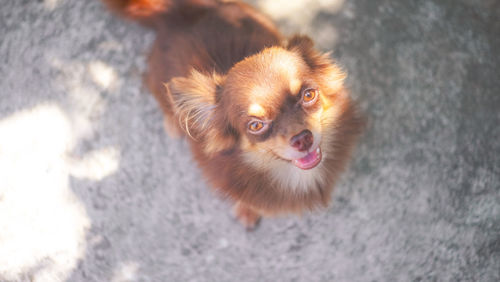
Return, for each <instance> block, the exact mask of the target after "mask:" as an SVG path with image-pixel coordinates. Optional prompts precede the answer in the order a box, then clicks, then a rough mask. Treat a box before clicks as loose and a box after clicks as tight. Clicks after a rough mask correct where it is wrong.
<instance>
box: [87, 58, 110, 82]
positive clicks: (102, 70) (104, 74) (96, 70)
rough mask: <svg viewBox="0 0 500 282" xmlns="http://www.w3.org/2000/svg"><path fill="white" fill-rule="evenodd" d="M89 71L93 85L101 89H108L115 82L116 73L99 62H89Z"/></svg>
mask: <svg viewBox="0 0 500 282" xmlns="http://www.w3.org/2000/svg"><path fill="white" fill-rule="evenodd" d="M89 71H90V74H91V76H92V78H93V80H94V82H95V83H97V84H98V85H99V86H101V87H102V88H103V89H108V88H110V87H111V86H113V84H114V83H115V82H116V72H115V70H114V69H113V68H111V67H110V66H108V65H107V64H105V63H103V62H101V61H94V62H90V64H89Z"/></svg>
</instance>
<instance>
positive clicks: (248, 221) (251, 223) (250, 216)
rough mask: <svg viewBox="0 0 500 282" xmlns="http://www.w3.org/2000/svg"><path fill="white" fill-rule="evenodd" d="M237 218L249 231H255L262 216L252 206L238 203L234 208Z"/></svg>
mask: <svg viewBox="0 0 500 282" xmlns="http://www.w3.org/2000/svg"><path fill="white" fill-rule="evenodd" d="M233 212H234V215H235V217H236V218H237V219H238V220H239V222H240V223H241V224H243V226H244V227H245V228H246V229H247V230H248V231H251V230H254V229H255V228H256V227H257V224H258V223H259V220H260V214H259V213H258V212H257V211H255V210H254V209H252V208H251V207H250V206H248V205H245V204H244V203H242V202H237V203H236V204H235V205H234V207H233Z"/></svg>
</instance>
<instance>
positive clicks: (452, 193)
mask: <svg viewBox="0 0 500 282" xmlns="http://www.w3.org/2000/svg"><path fill="white" fill-rule="evenodd" d="M254 3H255V4H257V5H258V6H259V7H260V8H261V9H262V10H264V11H266V12H267V13H269V14H272V15H273V18H274V19H275V20H276V21H277V22H278V23H279V25H280V27H281V28H282V29H283V30H284V31H285V32H287V33H289V34H290V33H292V32H294V31H300V32H305V33H308V34H310V35H311V36H312V37H313V38H314V39H315V40H316V42H317V45H318V47H319V48H321V49H322V50H324V51H328V50H333V53H332V56H333V57H334V58H336V59H338V61H339V63H340V64H342V65H343V66H344V68H345V69H346V70H347V71H348V73H349V79H348V85H349V87H350V89H351V90H352V92H353V93H354V95H355V97H356V98H357V99H358V100H359V101H360V104H361V107H362V109H363V110H364V111H365V113H366V114H367V116H368V118H369V122H370V123H369V127H368V130H367V132H366V133H365V134H364V135H363V137H362V139H361V142H360V145H359V146H358V148H357V150H356V153H355V157H354V160H353V162H352V163H351V165H350V168H349V170H348V172H347V173H345V174H344V176H343V178H342V181H341V182H340V184H339V185H338V187H337V188H336V190H335V193H334V198H333V205H332V206H331V208H329V209H328V210H326V211H324V212H318V213H314V214H307V215H305V216H303V217H302V218H297V217H293V216H290V217H283V218H277V219H269V220H265V221H263V222H262V224H261V226H260V228H259V229H257V230H256V231H254V232H251V233H247V232H245V231H244V230H243V229H242V228H241V227H240V226H239V225H238V224H237V223H236V222H235V221H234V220H233V219H232V217H231V216H230V213H229V204H228V203H225V202H223V201H222V200H220V199H218V198H216V197H215V196H214V195H213V194H212V193H211V192H210V191H209V189H208V187H207V185H206V184H205V182H204V181H203V179H201V177H200V172H199V170H198V169H197V168H196V166H195V165H194V163H193V161H192V160H191V156H190V152H189V150H188V148H187V146H186V144H185V142H184V141H182V140H173V139H171V138H169V137H168V136H167V135H166V134H165V132H164V131H163V127H162V117H161V114H160V112H159V110H158V108H157V105H156V104H155V101H154V100H153V98H152V97H151V96H150V95H149V94H148V92H147V90H146V89H145V88H144V87H143V86H142V84H141V73H142V72H143V71H144V69H145V58H146V54H147V52H148V48H149V46H150V44H151V42H152V40H153V38H154V35H153V33H152V32H151V31H149V30H146V29H143V28H141V27H139V26H137V25H135V24H134V23H126V22H123V21H122V20H120V19H117V18H116V17H114V16H112V15H110V14H109V13H108V12H107V11H106V10H105V9H104V8H103V6H102V5H101V3H100V2H99V1H97V0H93V1H76V0H73V1H70V0H45V1H28V0H4V1H3V2H2V5H1V9H0V281H500V59H499V58H500V56H499V50H500V20H499V19H500V3H499V2H498V1H495V0H483V1H480V0H478V1H473V0H453V1H452V0H426V1H389V0H359V1H349V0H345V1H344V0H322V1H319V0H318V1H304V0H301V1H284V0H279V1H278V0H258V1H254Z"/></svg>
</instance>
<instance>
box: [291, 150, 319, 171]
mask: <svg viewBox="0 0 500 282" xmlns="http://www.w3.org/2000/svg"><path fill="white" fill-rule="evenodd" d="M320 161H321V151H320V152H319V153H318V152H316V150H314V151H312V152H310V153H309V154H307V156H305V157H303V158H301V159H297V160H293V164H294V165H296V166H297V167H298V168H301V169H311V168H313V167H315V166H317V165H318V164H319V162H320Z"/></svg>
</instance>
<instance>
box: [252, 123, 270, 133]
mask: <svg viewBox="0 0 500 282" xmlns="http://www.w3.org/2000/svg"><path fill="white" fill-rule="evenodd" d="M266 127H267V124H266V123H264V122H263V121H260V120H253V121H251V122H249V123H248V130H250V132H251V133H254V134H256V133H261V132H263V131H264V130H265V129H266Z"/></svg>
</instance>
